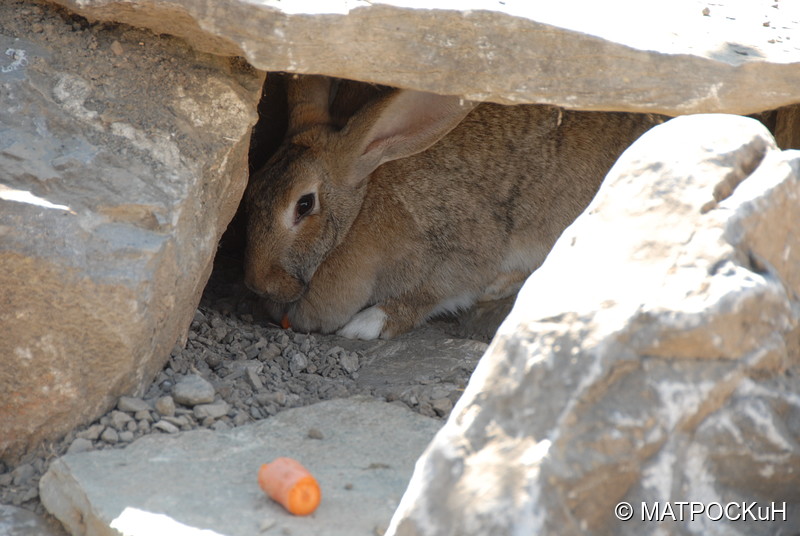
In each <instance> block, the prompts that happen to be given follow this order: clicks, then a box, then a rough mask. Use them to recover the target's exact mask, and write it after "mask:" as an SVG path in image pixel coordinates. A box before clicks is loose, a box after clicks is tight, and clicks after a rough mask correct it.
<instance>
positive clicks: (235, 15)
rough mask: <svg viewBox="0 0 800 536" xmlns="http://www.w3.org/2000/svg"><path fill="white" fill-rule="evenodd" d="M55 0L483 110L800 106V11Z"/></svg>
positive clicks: (570, 0) (239, 52)
mask: <svg viewBox="0 0 800 536" xmlns="http://www.w3.org/2000/svg"><path fill="white" fill-rule="evenodd" d="M55 1H57V2H58V3H59V4H61V5H64V6H66V7H68V8H69V9H72V10H74V11H76V12H78V13H80V14H82V15H84V16H86V17H88V18H90V19H92V20H104V21H119V22H125V23H128V24H131V25H134V26H137V27H146V28H151V29H153V30H154V31H155V32H156V33H169V34H174V35H179V36H181V37H183V38H184V39H186V40H187V41H188V42H189V43H191V44H192V46H195V47H197V48H198V49H200V50H206V51H211V52H214V53H218V54H226V55H236V56H243V57H245V58H247V60H248V61H249V62H250V63H251V64H252V65H254V66H256V67H258V68H259V69H263V70H265V71H290V72H299V73H317V74H327V75H331V76H338V77H342V78H351V79H356V80H363V81H367V82H377V83H382V84H387V85H392V86H400V87H408V88H413V89H420V90H426V91H433V92H437V93H446V94H458V95H462V96H464V97H467V98H470V99H474V100H491V101H496V102H501V103H523V102H539V103H549V104H555V105H559V106H564V107H568V108H575V109H591V110H623V111H640V112H657V113H664V114H667V115H678V114H688V113H698V112H728V113H753V112H759V111H762V110H768V109H774V108H778V107H780V106H784V105H788V104H792V103H796V102H799V101H800V68H798V62H799V61H800V59H798V58H800V48H799V47H800V45H798V41H797V39H796V36H797V34H798V30H800V15H799V12H800V7H798V4H797V3H796V2H787V1H782V2H763V1H762V2H743V1H735V0H720V1H718V2H714V3H713V4H710V3H708V2H706V1H704V0H673V1H670V2H662V3H657V4H653V3H647V4H643V3H642V2H639V1H638V0H612V1H608V2H596V1H594V0H567V1H560V2H531V1H529V0H506V1H504V2H497V1H494V0H469V1H459V2H454V1H452V0H431V1H426V2H420V1H419V0H334V1H330V2H316V1H312V0H299V1H292V2H286V1H280V0H265V1H262V2H257V3H256V2H250V1H248V0H161V1H158V2H155V1H153V0H130V1H126V2H119V1H118V0H55ZM366 34H368V35H369V39H368V40H365V39H364V35H366ZM765 87H768V88H769V91H764V88H765Z"/></svg>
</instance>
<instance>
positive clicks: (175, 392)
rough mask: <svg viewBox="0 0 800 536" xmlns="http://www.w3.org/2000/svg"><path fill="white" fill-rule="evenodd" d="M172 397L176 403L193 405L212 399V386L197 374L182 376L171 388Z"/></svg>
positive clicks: (211, 400)
mask: <svg viewBox="0 0 800 536" xmlns="http://www.w3.org/2000/svg"><path fill="white" fill-rule="evenodd" d="M172 398H173V399H174V400H175V402H177V403H178V404H183V405H184V406H189V407H193V406H196V405H197V404H209V403H211V402H213V401H214V386H213V385H211V383H210V382H209V381H208V380H206V379H205V378H202V377H201V376H198V375H197V374H189V375H187V376H184V377H183V378H181V379H180V380H178V383H176V384H175V387H173V388H172Z"/></svg>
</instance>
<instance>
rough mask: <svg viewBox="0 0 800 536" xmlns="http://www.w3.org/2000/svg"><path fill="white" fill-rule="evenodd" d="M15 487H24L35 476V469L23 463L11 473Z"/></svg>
mask: <svg viewBox="0 0 800 536" xmlns="http://www.w3.org/2000/svg"><path fill="white" fill-rule="evenodd" d="M11 474H12V476H13V477H14V485H15V486H25V485H26V484H28V483H29V482H30V480H31V479H32V478H33V477H34V475H35V474H36V469H34V468H33V465H31V464H29V463H24V464H22V465H20V466H19V467H17V468H16V469H14V470H13V471H11Z"/></svg>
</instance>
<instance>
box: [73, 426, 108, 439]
mask: <svg viewBox="0 0 800 536" xmlns="http://www.w3.org/2000/svg"><path fill="white" fill-rule="evenodd" d="M105 428H106V427H105V426H104V425H102V424H93V425H91V426H90V427H89V428H87V429H86V430H83V431H82V432H78V433H77V436H78V437H82V438H83V439H88V440H90V441H97V439H98V438H99V437H100V434H102V433H103V430H105Z"/></svg>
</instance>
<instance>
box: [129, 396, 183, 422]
mask: <svg viewBox="0 0 800 536" xmlns="http://www.w3.org/2000/svg"><path fill="white" fill-rule="evenodd" d="M170 398H172V397H170ZM172 407H173V411H175V410H174V408H175V403H174V402H173V404H172ZM133 418H134V419H136V420H137V421H149V422H153V420H154V419H153V416H152V415H151V414H150V410H144V411H137V412H136V413H135V414H134V415H133Z"/></svg>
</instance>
